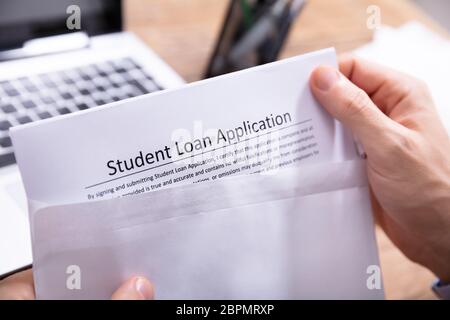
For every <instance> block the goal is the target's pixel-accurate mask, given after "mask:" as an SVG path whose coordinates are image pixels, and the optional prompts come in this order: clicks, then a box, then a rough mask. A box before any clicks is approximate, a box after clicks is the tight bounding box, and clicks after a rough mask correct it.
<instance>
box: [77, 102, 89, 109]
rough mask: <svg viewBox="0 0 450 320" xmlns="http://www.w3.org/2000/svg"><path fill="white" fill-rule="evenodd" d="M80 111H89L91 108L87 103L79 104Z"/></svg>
mask: <svg viewBox="0 0 450 320" xmlns="http://www.w3.org/2000/svg"><path fill="white" fill-rule="evenodd" d="M77 108H78V110H86V109H89V106H88V105H87V104H86V103H79V104H77Z"/></svg>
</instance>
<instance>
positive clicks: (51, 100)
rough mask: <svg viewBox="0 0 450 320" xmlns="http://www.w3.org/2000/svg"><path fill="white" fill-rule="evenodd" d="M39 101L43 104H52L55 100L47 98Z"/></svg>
mask: <svg viewBox="0 0 450 320" xmlns="http://www.w3.org/2000/svg"><path fill="white" fill-rule="evenodd" d="M41 100H42V102H44V103H45V104H54V103H55V99H53V98H52V97H49V96H44V97H41Z"/></svg>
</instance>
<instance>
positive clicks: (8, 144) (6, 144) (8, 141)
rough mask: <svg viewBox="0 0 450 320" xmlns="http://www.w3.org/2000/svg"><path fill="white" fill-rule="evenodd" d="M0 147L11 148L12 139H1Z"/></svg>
mask: <svg viewBox="0 0 450 320" xmlns="http://www.w3.org/2000/svg"><path fill="white" fill-rule="evenodd" d="M0 146H2V147H3V148H8V147H11V146H12V143H11V139H10V138H9V137H3V138H0Z"/></svg>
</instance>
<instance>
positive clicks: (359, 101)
mask: <svg viewBox="0 0 450 320" xmlns="http://www.w3.org/2000/svg"><path fill="white" fill-rule="evenodd" d="M369 107H370V98H369V96H368V95H367V94H366V93H365V92H364V91H363V90H361V89H358V90H355V92H354V93H353V94H352V95H350V96H348V97H347V99H346V101H345V107H344V109H343V112H344V113H345V116H346V117H349V118H355V117H360V116H361V115H365V114H366V113H367V112H368V110H369Z"/></svg>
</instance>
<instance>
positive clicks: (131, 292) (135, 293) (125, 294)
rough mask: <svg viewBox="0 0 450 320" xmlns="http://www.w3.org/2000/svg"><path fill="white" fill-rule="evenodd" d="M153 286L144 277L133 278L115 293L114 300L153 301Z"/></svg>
mask: <svg viewBox="0 0 450 320" xmlns="http://www.w3.org/2000/svg"><path fill="white" fill-rule="evenodd" d="M154 295H155V294H154V289H153V285H152V284H151V283H150V281H148V280H147V279H146V278H144V277H132V278H130V279H128V280H127V281H126V282H125V283H124V284H122V285H121V286H120V288H119V289H117V290H116V292H114V293H113V295H112V297H111V299H112V300H152V299H153V298H154Z"/></svg>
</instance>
